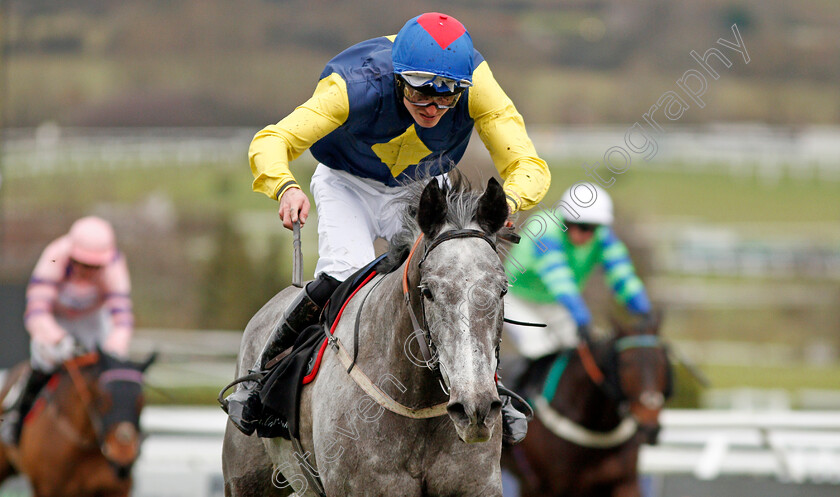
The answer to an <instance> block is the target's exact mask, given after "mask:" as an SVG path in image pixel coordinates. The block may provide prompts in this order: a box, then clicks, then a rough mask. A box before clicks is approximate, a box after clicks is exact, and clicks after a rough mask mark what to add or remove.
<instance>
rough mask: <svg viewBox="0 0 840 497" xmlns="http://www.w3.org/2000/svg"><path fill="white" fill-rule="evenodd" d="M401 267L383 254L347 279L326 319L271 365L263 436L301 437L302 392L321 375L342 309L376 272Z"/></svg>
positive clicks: (264, 393) (262, 394) (264, 390)
mask: <svg viewBox="0 0 840 497" xmlns="http://www.w3.org/2000/svg"><path fill="white" fill-rule="evenodd" d="M398 266H399V264H393V262H392V261H388V260H387V259H386V255H385V254H383V255H382V256H380V257H378V258H376V259H374V261H373V262H371V263H370V264H368V265H367V266H365V267H363V268H362V269H360V270H358V271H357V272H355V273H354V274H353V275H352V276H350V277H349V278H347V279H346V280H345V281H344V282H343V283H341V285H339V286H338V288H336V290H335V291H334V292H333V294H332V296H331V297H330V299H329V301H328V302H327V304H326V306H325V307H324V312H323V314H322V321H321V322H320V323H318V324H315V325H312V326H309V327H308V328H306V329H305V330H303V331H302V332H301V334H300V335H299V336H298V338H297V340H295V344H294V345H293V346H292V352H291V353H290V354H289V355H287V356H286V357H283V358H282V359H280V360H279V361H278V362H277V363H276V364H275V365H273V366H272V367H271V369H270V370H269V373H268V374H267V375H266V377H265V379H264V380H263V386H262V389H261V390H260V400H261V401H262V407H263V419H262V421H261V422H260V423H259V425H258V426H257V429H256V431H257V435H258V436H259V437H262V438H275V437H283V438H285V439H287V440H290V439H291V437H294V438H300V434H299V431H298V427H299V414H300V413H299V407H300V393H301V391H302V390H303V385H306V384H308V383H310V382H312V381H313V380H314V379H315V376H316V375H317V374H318V369H319V366H320V365H321V358H322V357H323V354H324V351H325V350H326V347H327V340H328V338H329V336H330V334H331V330H332V329H334V327H335V324H336V323H337V322H338V320H339V319H340V317H341V311H342V310H343V309H344V306H345V304H346V303H347V302H348V301H349V300H350V299H351V298H352V297H353V295H355V293H356V292H357V291H358V290H359V289H360V288H362V287H363V286H364V285H365V284H366V283H367V282H368V281H370V280H371V279H372V278H373V276H374V275H376V274H384V273H387V272H390V271H393V270H394V269H395V268H396V267H398Z"/></svg>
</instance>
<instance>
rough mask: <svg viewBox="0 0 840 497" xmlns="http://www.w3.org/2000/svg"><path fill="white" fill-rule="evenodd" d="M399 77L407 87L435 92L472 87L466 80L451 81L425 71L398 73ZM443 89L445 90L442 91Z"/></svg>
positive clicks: (456, 90) (457, 90) (452, 91)
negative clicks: (428, 88)
mask: <svg viewBox="0 0 840 497" xmlns="http://www.w3.org/2000/svg"><path fill="white" fill-rule="evenodd" d="M399 75H400V77H402V79H403V80H404V81H405V82H406V83H408V85H409V86H413V87H415V88H419V87H421V86H431V87H433V88H434V89H435V90H437V91H440V92H444V91H448V92H450V93H454V92H459V91H462V90H466V89H467V88H469V87H470V86H472V81H470V80H468V79H461V80H456V79H451V78H445V77H443V76H438V75H437V74H434V73H431V72H425V71H403V72H401V73H399ZM444 88H445V90H444Z"/></svg>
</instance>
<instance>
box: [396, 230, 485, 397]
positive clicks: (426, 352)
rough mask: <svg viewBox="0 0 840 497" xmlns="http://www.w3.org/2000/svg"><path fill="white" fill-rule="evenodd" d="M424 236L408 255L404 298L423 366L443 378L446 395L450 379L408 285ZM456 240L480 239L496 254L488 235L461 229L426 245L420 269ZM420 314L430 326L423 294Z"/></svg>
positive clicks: (403, 281) (449, 232)
mask: <svg viewBox="0 0 840 497" xmlns="http://www.w3.org/2000/svg"><path fill="white" fill-rule="evenodd" d="M423 238H424V237H423V234H422V233H421V234H420V236H418V237H417V240H415V242H414V245H413V246H412V247H411V251H410V252H409V254H408V259H407V260H406V262H405V267H404V269H403V280H402V287H403V298H404V299H405V304H406V306H407V307H408V315H409V317H410V318H411V326H412V328H413V331H412V337H413V338H414V341H416V342H417V343H418V345H419V346H420V353H421V354H422V355H423V364H424V365H425V366H426V367H427V368H429V369H430V370H431V371H433V372H437V373H438V374H440V375H441V376H442V381H441V387H442V388H443V390H444V392H445V393H446V394H449V392H448V387H447V384H448V379H447V378H446V376H445V373H444V372H443V371H442V370H441V367H440V360H439V359H438V355H437V350H436V347H435V344H434V342H433V340H432V337H431V333H430V332H429V330H428V326H425V327H424V326H422V325H421V324H420V321H419V320H418V319H417V315H416V314H415V313H414V307H413V306H412V305H411V291H410V286H409V283H408V270H409V267H410V266H411V260H412V259H413V257H414V254H415V252H416V251H417V248H418V247H419V245H420V242H421V241H422V240H423ZM456 238H480V239H482V240H484V241H486V242H487V243H489V244H490V246H491V247H492V248H493V252H496V242H494V241H493V240H492V239H491V238H490V237H489V236H487V234H486V233H484V232H483V231H480V230H474V229H459V230H451V231H446V232H444V233H442V234H441V235H439V236H437V237H436V238H435V239H434V240H432V242H431V243H429V244H428V245H426V247H425V250H424V252H423V257H422V258H421V259H420V262H419V263H418V264H417V266H418V267H421V268H422V267H423V262H425V261H426V257H428V256H429V253H431V251H432V250H434V249H435V248H436V247H438V246H440V245H441V244H442V243H443V242H446V241H449V240H454V239H456ZM420 297H421V298H420V313H421V317H422V318H423V323H425V324H426V325H428V320H427V319H426V306H425V300H426V297H425V296H424V295H423V292H421V293H420ZM410 355H411V354H410Z"/></svg>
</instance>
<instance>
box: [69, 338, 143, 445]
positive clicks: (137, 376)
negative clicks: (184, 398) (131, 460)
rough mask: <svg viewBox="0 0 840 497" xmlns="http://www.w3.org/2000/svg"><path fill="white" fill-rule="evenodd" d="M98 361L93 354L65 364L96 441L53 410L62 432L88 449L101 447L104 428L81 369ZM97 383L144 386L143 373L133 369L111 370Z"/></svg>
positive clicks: (101, 384) (101, 376)
mask: <svg viewBox="0 0 840 497" xmlns="http://www.w3.org/2000/svg"><path fill="white" fill-rule="evenodd" d="M98 359H99V354H97V353H96V352H91V353H88V354H85V355H82V356H79V357H76V358H74V359H71V360H69V361H66V362H65V363H64V368H65V369H66V370H67V373H68V374H69V376H70V381H71V382H72V384H73V388H74V389H75V390H76V392H77V393H78V394H79V397H81V401H82V405H83V407H84V409H85V411H86V412H87V415H88V419H89V420H90V424H91V426H92V427H93V434H94V440H93V441H90V440H87V439H85V437H83V436H82V435H81V434H80V433H79V431H78V430H77V429H76V428H75V427H73V425H72V424H71V423H70V422H69V421H68V419H67V417H66V416H64V415H63V414H62V413H61V412H60V411H59V410H58V408H54V409H53V411H54V412H55V416H56V422H57V425H58V428H59V429H60V431H61V432H62V433H64V435H65V436H66V437H67V438H69V439H70V440H72V441H73V442H74V443H76V445H78V446H80V447H82V448H86V449H89V448H93V447H96V446H99V445H100V444H101V443H102V436H103V433H102V430H103V426H102V415H101V414H100V413H99V412H98V411H97V410H96V409H94V407H93V395H92V394H91V391H90V389H89V388H88V386H87V383H86V382H85V379H84V377H83V376H82V372H81V368H83V367H87V366H91V365H93V364H96V362H97V360H98ZM97 381H98V383H99V384H100V386H104V385H106V384H108V383H111V382H113V381H123V382H133V383H138V384H141V385H142V383H143V373H142V372H140V371H136V370H133V369H111V370H108V371H105V372H104V373H102V374H101V375H100V377H99V379H98V380H97ZM103 455H104V454H103Z"/></svg>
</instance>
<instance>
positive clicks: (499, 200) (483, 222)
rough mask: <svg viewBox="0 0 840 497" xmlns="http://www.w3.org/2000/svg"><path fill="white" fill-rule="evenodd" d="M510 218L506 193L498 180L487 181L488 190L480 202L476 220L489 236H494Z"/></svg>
mask: <svg viewBox="0 0 840 497" xmlns="http://www.w3.org/2000/svg"><path fill="white" fill-rule="evenodd" d="M507 218H508V205H507V199H506V197H505V191H504V190H503V189H502V185H500V184H499V182H498V181H496V178H490V179H489V180H488V181H487V189H486V190H484V194H483V195H482V196H481V198H480V199H479V200H478V209H476V211H475V220H476V222H478V225H479V226H481V229H483V230H484V231H485V232H487V233H488V234H491V235H492V234H493V233H495V232H497V231H499V230H500V229H502V226H504V225H505V221H507Z"/></svg>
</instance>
